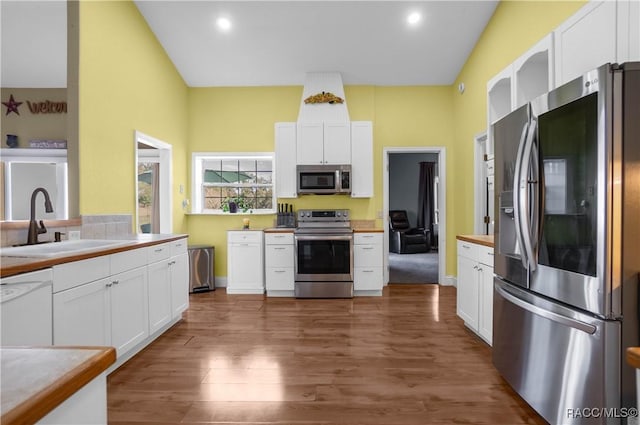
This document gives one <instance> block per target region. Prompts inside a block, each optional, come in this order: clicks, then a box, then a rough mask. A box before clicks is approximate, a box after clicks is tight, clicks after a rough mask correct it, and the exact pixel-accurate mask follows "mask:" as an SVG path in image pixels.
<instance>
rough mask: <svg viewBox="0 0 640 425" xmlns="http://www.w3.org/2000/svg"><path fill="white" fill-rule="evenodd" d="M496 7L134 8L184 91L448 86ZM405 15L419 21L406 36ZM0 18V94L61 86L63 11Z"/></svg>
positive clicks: (192, 4) (16, 7)
mask: <svg viewBox="0 0 640 425" xmlns="http://www.w3.org/2000/svg"><path fill="white" fill-rule="evenodd" d="M497 3H498V2H497V1H483V0H471V1H452V0H448V1H399V0H395V1H333V0H324V1H305V0H297V1H238V0H236V1H202V0H201V1H161V0H157V1H156V0H136V1H135V4H136V5H137V7H138V9H139V10H140V12H141V13H142V15H143V16H144V18H145V19H146V21H147V22H148V24H149V26H150V28H151V30H152V31H153V32H154V34H155V35H156V37H157V38H158V40H159V41H160V43H161V44H162V46H163V47H164V49H165V50H166V52H167V54H168V55H169V57H170V58H171V60H172V61H173V63H174V64H175V66H176V68H177V69H178V71H179V72H180V74H181V75H182V77H183V78H184V80H185V82H186V83H187V85H188V86H191V87H209V86H262V85H269V86H271V85H301V84H303V81H304V74H305V73H307V72H320V71H338V72H340V73H341V74H342V78H343V81H344V83H345V84H373V85H448V84H451V83H453V82H454V80H455V78H456V77H457V75H458V73H459V72H460V69H461V68H462V66H463V65H464V63H465V61H466V60H467V57H468V55H469V53H470V52H471V50H472V49H473V47H474V45H475V43H476V41H477V40H478V38H479V37H480V34H481V33H482V31H483V30H484V28H485V26H486V24H487V22H488V21H489V19H490V18H491V15H492V14H493V11H494V10H495V7H496V5H497ZM415 11H417V12H420V13H421V14H422V20H421V22H420V23H419V24H418V25H417V26H415V27H410V26H408V25H407V23H406V18H407V16H408V14H409V13H410V12H415ZM1 14H2V52H1V53H2V69H1V72H2V75H1V77H2V86H3V87H65V86H66V10H65V2H63V1H39V2H35V1H24V0H23V1H8V0H2V1H1ZM219 17H227V18H228V19H230V20H231V22H232V28H231V30H230V31H228V32H226V33H223V32H221V31H219V30H218V28H217V27H216V25H215V21H216V19H217V18H219ZM63 58H64V60H63Z"/></svg>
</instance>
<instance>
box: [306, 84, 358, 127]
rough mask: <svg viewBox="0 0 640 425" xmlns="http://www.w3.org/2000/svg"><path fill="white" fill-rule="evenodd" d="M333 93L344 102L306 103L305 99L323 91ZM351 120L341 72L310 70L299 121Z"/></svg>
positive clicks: (334, 121) (336, 121) (346, 121)
mask: <svg viewBox="0 0 640 425" xmlns="http://www.w3.org/2000/svg"><path fill="white" fill-rule="evenodd" d="M323 92H324V93H331V94H333V95H335V96H338V97H340V98H341V99H343V100H344V102H343V103H305V99H307V98H308V97H310V96H314V95H317V94H322V93H323ZM320 122H333V123H338V122H345V123H348V122H349V111H348V110H347V100H346V99H345V96H344V87H343V86H342V76H341V75H340V73H339V72H309V73H307V74H306V75H305V79H304V89H303V90H302V100H301V101H300V112H299V114H298V123H320Z"/></svg>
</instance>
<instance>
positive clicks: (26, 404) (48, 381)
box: [0, 347, 116, 425]
mask: <svg viewBox="0 0 640 425" xmlns="http://www.w3.org/2000/svg"><path fill="white" fill-rule="evenodd" d="M0 356H1V357H2V359H1V362H0V367H1V371H2V381H1V382H0V389H1V392H2V403H1V405H0V415H1V416H0V422H1V423H2V424H4V425H11V424H22V423H35V422H37V421H39V420H40V419H42V418H44V417H45V416H46V415H48V414H49V413H50V412H52V411H53V410H54V409H56V407H58V406H59V405H61V404H62V403H63V402H65V401H66V400H67V399H69V397H71V396H73V395H74V394H76V392H77V391H78V390H81V389H82V388H83V387H85V386H86V385H87V384H89V383H90V382H91V381H93V380H94V379H95V378H96V377H98V376H100V375H101V374H103V372H104V371H105V370H107V368H108V367H109V366H110V365H111V364H113V363H114V362H115V360H116V352H115V349H114V348H113V347H12V348H2V349H1V350H0ZM101 386H103V387H104V395H105V399H104V410H105V411H104V415H105V416H106V378H104V383H98V388H100V387H101ZM99 392H100V391H99ZM100 399H101V397H100V394H98V400H99V401H100Z"/></svg>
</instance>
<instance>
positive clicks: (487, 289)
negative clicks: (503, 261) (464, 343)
mask: <svg viewBox="0 0 640 425" xmlns="http://www.w3.org/2000/svg"><path fill="white" fill-rule="evenodd" d="M478 277H479V280H480V288H479V290H480V293H479V296H480V302H479V305H480V312H479V317H478V320H479V323H478V332H479V333H480V336H481V337H483V338H484V339H485V340H486V341H487V342H488V343H489V345H491V344H492V340H493V267H491V266H489V265H486V264H479V268H478Z"/></svg>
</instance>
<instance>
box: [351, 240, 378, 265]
mask: <svg viewBox="0 0 640 425" xmlns="http://www.w3.org/2000/svg"><path fill="white" fill-rule="evenodd" d="M353 265H354V267H381V266H382V246H381V245H354V246H353Z"/></svg>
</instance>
